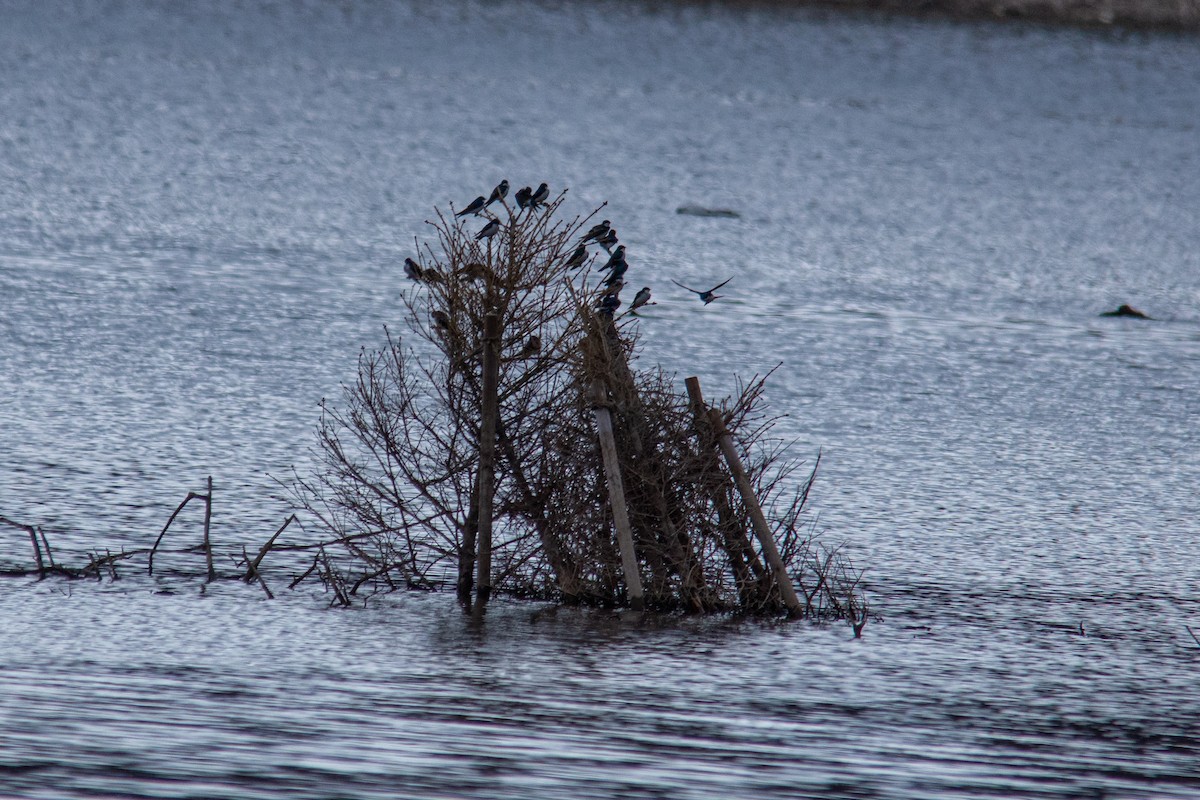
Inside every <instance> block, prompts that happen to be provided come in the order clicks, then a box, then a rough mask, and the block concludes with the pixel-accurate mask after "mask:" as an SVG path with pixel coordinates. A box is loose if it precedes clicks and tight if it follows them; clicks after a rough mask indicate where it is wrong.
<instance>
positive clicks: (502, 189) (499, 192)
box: [483, 180, 508, 208]
mask: <svg viewBox="0 0 1200 800" xmlns="http://www.w3.org/2000/svg"><path fill="white" fill-rule="evenodd" d="M506 197H508V181H507V180H503V181H500V183H499V184H497V186H496V188H495V189H492V196H491V197H489V198H488V201H487V202H486V203H484V204H483V207H484V208H487V207H488V206H490V205H491V204H492V203H494V202H496V201H497V200H501V201H503V200H504V198H506Z"/></svg>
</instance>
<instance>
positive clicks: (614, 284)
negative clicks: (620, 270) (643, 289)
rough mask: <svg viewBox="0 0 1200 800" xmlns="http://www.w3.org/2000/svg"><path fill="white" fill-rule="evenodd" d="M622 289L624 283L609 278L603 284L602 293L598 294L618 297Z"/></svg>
mask: <svg viewBox="0 0 1200 800" xmlns="http://www.w3.org/2000/svg"><path fill="white" fill-rule="evenodd" d="M624 288H625V281H623V280H621V279H620V278H617V279H616V280H613V279H612V278H609V279H608V280H606V281H605V282H604V291H602V292H600V294H601V295H612V296H614V297H615V296H616V295H619V294H620V293H621V290H622V289H624Z"/></svg>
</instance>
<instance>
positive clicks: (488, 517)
mask: <svg viewBox="0 0 1200 800" xmlns="http://www.w3.org/2000/svg"><path fill="white" fill-rule="evenodd" d="M499 384H500V315H499V314H497V313H496V312H494V311H492V312H489V313H488V314H487V316H485V317H484V318H483V386H482V389H481V391H480V394H481V397H480V399H479V403H480V409H479V413H480V421H479V558H478V560H477V562H476V567H477V569H478V578H476V581H475V583H476V596H477V597H478V598H479V601H480V602H487V599H488V596H489V595H491V593H492V497H493V494H494V493H495V488H496V487H495V475H496V416H497V413H498V408H497V405H498V399H497V396H498V393H499Z"/></svg>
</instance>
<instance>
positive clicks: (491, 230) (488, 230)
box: [475, 219, 500, 242]
mask: <svg viewBox="0 0 1200 800" xmlns="http://www.w3.org/2000/svg"><path fill="white" fill-rule="evenodd" d="M499 230H500V220H498V219H494V220H492V221H491V222H489V223H488V224H487V225H484V226H483V229H482V230H481V231H479V233H477V234H475V241H477V242H478V241H479V240H480V239H490V238H492V237H493V236H495V235H496V233H497V232H498V231H499Z"/></svg>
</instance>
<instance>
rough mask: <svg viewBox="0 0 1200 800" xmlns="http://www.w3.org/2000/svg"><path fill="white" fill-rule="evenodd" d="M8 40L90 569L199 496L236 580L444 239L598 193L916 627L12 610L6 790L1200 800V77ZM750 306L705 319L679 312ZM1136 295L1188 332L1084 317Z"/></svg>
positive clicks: (44, 592)
mask: <svg viewBox="0 0 1200 800" xmlns="http://www.w3.org/2000/svg"><path fill="white" fill-rule="evenodd" d="M0 17H2V21H3V22H2V24H0V76H2V80H0V111H2V113H0V326H2V327H0V381H2V383H3V389H2V390H0V516H4V517H7V518H10V519H13V520H17V521H20V522H23V523H28V524H37V525H40V526H42V527H43V528H44V530H45V532H46V535H47V537H48V538H49V539H50V541H51V543H52V544H53V545H54V546H55V547H56V552H57V553H58V554H59V557H60V558H62V559H64V560H78V559H81V558H84V557H85V556H84V554H85V553H86V552H88V551H93V550H97V549H99V550H103V549H111V550H118V549H120V548H121V547H130V548H135V547H145V546H147V545H148V544H149V543H150V542H151V541H152V540H153V537H154V536H156V535H157V533H158V531H159V530H160V529H161V527H162V525H163V523H164V522H165V519H166V517H167V516H168V515H169V514H170V512H171V511H172V510H173V508H174V507H175V505H176V504H177V503H178V502H179V501H180V500H181V499H183V496H184V495H186V493H187V492H189V491H200V490H202V489H203V481H204V478H205V477H206V476H208V475H212V476H213V479H214V484H215V508H214V518H213V532H214V536H215V538H216V540H217V545H218V549H220V550H222V551H223V552H231V553H232V552H237V551H239V550H240V547H241V545H243V544H247V545H250V546H253V545H254V544H255V543H258V542H261V541H262V540H263V539H264V538H265V537H266V536H268V535H269V534H270V533H271V531H273V530H274V529H275V528H276V527H277V526H278V525H279V524H280V522H281V521H282V519H283V518H284V517H285V516H286V515H287V514H288V512H289V509H288V507H287V506H286V504H285V503H284V502H283V501H282V500H280V499H278V497H277V496H278V494H279V492H278V489H277V486H276V484H275V483H274V481H273V480H272V478H271V476H272V475H275V476H283V475H286V474H287V471H288V470H289V468H290V467H291V466H292V465H296V466H297V467H298V468H300V469H304V468H305V466H306V465H307V464H308V463H309V459H310V457H311V456H310V454H309V448H310V447H311V445H312V444H313V442H314V436H313V426H314V423H315V419H316V404H317V402H318V400H319V399H320V398H321V397H324V396H329V397H334V396H336V395H337V393H338V391H339V388H338V387H339V384H340V382H341V381H344V380H346V379H348V378H349V377H350V376H352V375H353V369H354V358H355V355H356V354H357V352H358V349H359V348H360V347H361V346H367V347H372V346H376V345H378V344H379V343H380V342H381V341H382V337H383V333H382V326H383V325H384V324H389V323H390V324H396V323H398V322H399V320H400V318H401V311H400V306H399V295H400V292H401V291H402V290H403V288H404V285H403V283H404V282H403V280H402V277H401V275H400V271H399V268H398V266H399V263H400V261H401V260H402V258H403V257H404V255H406V254H409V253H411V252H412V248H413V243H414V238H416V239H423V238H425V237H426V236H427V231H428V229H427V226H425V225H424V220H425V219H427V218H429V216H430V215H431V213H432V208H433V206H435V205H437V206H441V207H443V208H444V207H446V205H447V204H448V203H450V202H454V203H456V204H459V205H461V204H463V203H464V202H466V201H467V200H469V199H470V198H471V197H474V196H475V195H476V194H479V193H481V192H486V191H487V190H488V189H489V188H490V187H491V186H492V185H494V184H495V183H496V182H497V181H498V180H499V179H500V178H503V177H506V178H508V179H509V180H511V181H513V182H514V183H515V184H516V185H518V186H520V185H524V184H526V183H534V184H536V183H537V182H538V181H540V180H546V181H549V182H550V184H551V186H552V187H555V188H560V187H564V186H567V187H570V195H569V200H568V203H567V207H568V209H569V210H570V211H571V213H577V212H583V213H587V212H589V211H590V210H591V209H592V208H594V207H595V206H596V205H597V204H599V203H600V202H602V201H605V200H607V201H608V203H609V205H608V207H607V208H606V209H605V211H604V215H605V216H607V217H609V218H611V219H612V220H613V221H614V224H615V225H616V226H617V227H618V229H619V231H620V234H621V239H622V241H623V242H624V243H625V244H626V245H627V246H628V248H629V254H630V262H631V265H632V266H631V271H630V275H629V277H630V278H631V279H632V280H633V281H634V282H635V284H636V285H641V284H640V283H638V282H639V281H644V283H645V284H648V285H650V286H652V287H653V289H654V294H655V298H656V300H657V301H658V305H657V306H655V307H654V308H653V309H652V311H651V313H648V314H646V315H645V318H644V320H643V322H642V323H641V325H642V333H643V336H644V340H645V348H644V355H643V357H644V358H646V359H648V360H652V361H658V362H661V363H663V364H664V365H666V366H667V367H668V368H669V369H671V370H673V371H677V372H678V373H679V374H680V375H681V376H682V375H687V374H698V375H700V376H701V377H702V379H703V380H704V383H705V387H706V390H707V391H708V393H709V394H710V395H718V394H721V393H724V392H726V391H729V390H731V389H732V387H733V383H734V376H735V374H737V373H741V374H743V375H749V374H752V373H754V372H762V371H765V370H768V369H770V368H771V367H773V366H775V365H776V364H777V363H780V362H782V367H781V368H780V369H779V371H778V372H777V373H776V374H775V376H774V377H773V379H772V381H771V384H770V393H769V399H770V400H771V401H772V403H773V405H774V408H776V409H778V410H779V411H781V412H786V413H788V416H787V417H786V418H785V419H784V420H783V421H782V423H781V426H780V430H781V433H783V434H784V435H785V436H787V437H788V438H789V439H794V440H795V444H794V452H795V453H796V454H797V455H798V456H801V457H804V458H810V459H811V458H812V457H813V456H815V454H816V453H817V451H818V449H819V450H820V451H821V452H822V454H823V455H822V465H823V467H822V473H821V475H820V477H819V479H818V483H817V486H816V489H815V490H814V493H813V497H812V509H813V513H814V515H815V516H816V518H817V523H816V524H817V526H818V527H819V528H820V529H822V530H824V531H826V533H825V534H824V535H825V536H826V538H827V539H828V540H830V541H843V540H844V541H845V542H846V543H847V551H848V552H849V553H850V555H852V557H853V558H854V559H855V560H856V561H857V562H858V563H859V564H861V565H863V566H866V567H867V568H868V579H869V582H870V593H871V598H872V602H873V607H874V610H875V611H876V612H877V613H878V615H879V618H878V619H876V620H875V621H873V622H872V623H871V624H869V625H868V626H867V629H866V633H865V636H864V638H863V639H861V640H854V639H853V638H852V637H851V635H850V633H849V631H847V630H844V629H842V628H840V627H827V628H816V627H812V626H808V625H771V624H751V623H746V622H737V621H730V620H676V619H669V620H662V619H653V618H650V619H641V618H638V617H636V616H635V615H631V614H615V615H614V614H604V613H589V612H576V611H565V610H562V611H555V610H554V609H550V608H546V607H543V606H536V605H526V604H515V603H506V602H500V603H498V604H497V605H496V606H495V607H494V608H492V609H491V610H490V612H489V614H488V616H487V617H486V619H484V620H482V621H481V620H472V619H470V618H466V617H464V616H462V615H461V614H460V612H459V611H458V610H457V608H456V606H455V605H454V603H453V601H452V599H450V598H448V597H446V596H444V595H431V596H412V595H407V596H393V597H388V598H383V599H377V600H376V601H374V602H371V603H368V605H367V607H366V608H357V609H354V610H349V611H330V610H327V609H326V608H325V604H326V598H324V597H322V596H321V595H319V594H316V593H313V592H308V591H305V592H300V593H288V592H286V591H284V590H283V589H282V587H283V586H284V585H286V582H287V580H288V578H289V577H290V575H289V574H286V570H284V569H283V568H282V567H275V569H276V571H275V572H274V573H271V568H270V567H268V576H267V577H268V579H269V580H270V581H272V582H273V584H274V586H275V588H276V589H277V591H278V593H279V594H280V597H279V599H277V600H275V601H268V600H266V599H264V597H263V594H262V592H261V591H260V590H259V589H258V587H246V586H242V585H240V584H238V585H233V584H230V583H226V582H221V583H218V584H215V585H213V586H212V587H209V588H208V590H207V591H204V592H202V591H201V587H200V585H199V583H198V582H196V581H195V580H193V579H191V578H188V577H186V576H182V575H180V574H178V573H172V572H171V571H170V570H167V575H166V576H165V577H159V578H156V579H154V580H151V579H148V578H145V577H141V576H138V575H137V574H135V573H136V570H127V571H126V572H124V573H122V575H123V577H122V579H121V580H118V581H115V582H113V581H104V582H101V583H70V584H68V583H65V582H60V581H55V580H47V581H45V582H41V583H37V582H33V581H31V580H28V579H23V578H22V579H12V578H8V579H0V796H4V797H17V798H43V797H44V798H76V797H147V798H148V797H154V798H185V797H187V798H199V797H213V798H227V797H239V798H240V797H245V798H284V797H287V798H335V797H336V798H366V797H381V798H382V797H414V798H415V797H420V798H432V797H446V798H464V797H471V798H476V797H478V798H528V797H564V798H565V797H571V798H575V797H594V798H618V797H619V798H711V797H812V798H842V797H845V798H914V799H916V798H960V797H964V798H966V797H970V798H978V797H995V798H1010V797H1046V798H1066V797H1070V798H1075V797H1085V798H1150V797H1155V798H1168V797H1170V798H1190V797H1196V796H1198V795H1200V744H1197V740H1196V738H1195V733H1196V724H1197V720H1198V719H1200V693H1198V692H1197V691H1196V678H1197V676H1198V675H1200V646H1198V644H1197V643H1196V642H1194V641H1193V640H1192V639H1191V637H1190V636H1189V634H1188V632H1187V629H1186V627H1185V625H1188V624H1190V625H1191V626H1192V628H1193V630H1197V632H1200V607H1198V605H1197V601H1196V596H1197V591H1198V589H1200V587H1198V585H1197V584H1198V578H1200V543H1198V541H1197V535H1198V532H1200V531H1198V528H1197V523H1196V520H1197V518H1200V500H1198V499H1197V492H1196V489H1197V486H1198V485H1200V448H1198V447H1197V445H1198V437H1197V433H1196V430H1197V420H1198V419H1200V218H1198V215H1197V209H1200V180H1197V178H1196V176H1197V175H1200V41H1197V40H1196V39H1194V38H1180V37H1174V36H1148V35H1140V34H1121V33H1117V32H1104V31H1088V32H1080V31H1068V30H1050V29H1043V28H1038V27H1029V26H1018V25H995V26H990V25H978V26H977V25H963V24H952V23H946V22H937V21H919V20H911V19H892V18H887V17H874V16H862V17H858V16H848V17H847V16H838V15H833V14H827V13H822V12H806V11H789V10H779V9H776V10H762V9H760V10H737V11H734V10H727V9H722V8H719V7H709V6H706V5H705V6H690V5H679V6H676V5H668V6H666V7H664V8H660V7H658V6H657V4H651V5H645V6H643V5H638V4H626V3H593V4H578V5H569V6H565V7H559V6H557V5H555V4H533V3H516V2H513V3H509V2H503V3H479V4H472V3H463V2H453V3H447V4H437V5H434V4H408V3H403V2H400V3H378V4H376V3H359V2H346V3H315V2H314V3H294V4H293V3H287V4H270V3H257V2H248V3H237V4H235V3H228V4H225V3H215V2H198V3H189V4H168V3H152V2H148V3H122V2H100V0H79V2H74V3H63V4H54V5H53V7H50V6H45V7H44V6H43V5H42V4H37V3H32V2H5V3H2V4H0ZM683 205H700V206H709V207H718V208H729V209H733V210H735V211H737V212H738V213H739V214H740V217H739V218H736V219H729V218H703V217H693V216H685V215H679V214H677V213H675V212H676V209H677V208H678V207H679V206H683ZM730 276H733V277H734V280H733V281H732V282H731V283H730V285H729V286H728V287H726V289H727V292H726V295H727V296H726V297H724V298H722V299H721V300H719V301H718V302H716V303H714V304H713V305H711V306H707V307H702V306H701V305H700V304H699V303H698V302H697V301H696V299H695V297H694V296H689V295H687V294H686V293H684V292H682V290H677V289H676V288H675V287H674V286H673V285H672V284H670V283H669V281H668V278H675V279H677V280H680V281H682V282H684V283H688V284H689V285H701V284H708V285H711V284H713V283H716V282H718V281H720V280H724V279H725V278H727V277H730ZM1120 303H1131V304H1133V305H1135V306H1138V307H1139V308H1142V309H1143V310H1145V311H1146V312H1148V313H1149V314H1150V315H1151V316H1153V317H1154V318H1155V319H1154V320H1153V321H1138V320H1126V319H1111V318H1100V317H1098V316H1097V315H1098V313H1099V312H1100V311H1103V310H1105V309H1109V308H1114V307H1116V306H1117V305H1118V304H1120ZM180 524H181V527H182V529H183V530H184V531H190V534H188V533H181V534H179V535H180V536H181V537H186V536H188V535H193V536H194V535H195V533H196V525H197V523H196V521H195V520H191V519H188V520H184V521H181V523H180ZM189 525H190V526H191V527H188V526H189ZM0 537H2V538H0V566H3V567H5V568H11V567H13V566H28V562H29V561H30V560H31V555H30V552H29V544H28V540H27V539H26V538H24V537H25V535H24V533H22V532H21V531H19V530H16V529H8V530H7V532H5V531H4V530H3V529H0ZM174 558H176V559H177V561H178V560H179V559H186V558H187V556H179V555H176V556H174ZM196 558H198V557H196ZM180 564H182V562H180ZM183 566H186V564H183ZM222 566H224V567H226V568H231V567H232V565H230V564H225V565H222ZM1081 632H1082V633H1083V634H1085V635H1080V634H1081Z"/></svg>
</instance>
